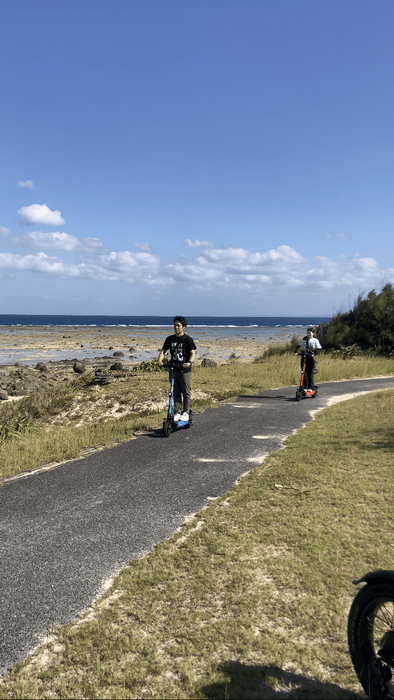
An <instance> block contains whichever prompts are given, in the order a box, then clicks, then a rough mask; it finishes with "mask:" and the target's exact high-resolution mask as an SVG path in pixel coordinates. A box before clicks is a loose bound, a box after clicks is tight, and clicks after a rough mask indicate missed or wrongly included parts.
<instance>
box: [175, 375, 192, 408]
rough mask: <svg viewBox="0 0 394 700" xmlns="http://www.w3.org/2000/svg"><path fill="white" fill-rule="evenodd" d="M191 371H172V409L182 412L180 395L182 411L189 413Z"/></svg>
mask: <svg viewBox="0 0 394 700" xmlns="http://www.w3.org/2000/svg"><path fill="white" fill-rule="evenodd" d="M191 374H192V373H191V372H174V411H175V413H182V397H183V411H186V413H189V411H190V398H191V393H192V392H191Z"/></svg>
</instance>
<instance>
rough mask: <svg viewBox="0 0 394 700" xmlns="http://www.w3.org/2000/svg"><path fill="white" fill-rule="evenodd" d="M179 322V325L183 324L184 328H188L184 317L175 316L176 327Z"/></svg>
mask: <svg viewBox="0 0 394 700" xmlns="http://www.w3.org/2000/svg"><path fill="white" fill-rule="evenodd" d="M177 321H178V322H179V323H181V324H182V326H184V327H185V328H186V326H187V321H186V319H185V317H184V316H175V318H174V326H175V324H176V322H177Z"/></svg>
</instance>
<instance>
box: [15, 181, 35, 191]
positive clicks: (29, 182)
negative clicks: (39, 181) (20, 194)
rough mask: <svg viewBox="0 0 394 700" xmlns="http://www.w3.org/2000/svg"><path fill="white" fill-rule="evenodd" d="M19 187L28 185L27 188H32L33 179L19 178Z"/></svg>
mask: <svg viewBox="0 0 394 700" xmlns="http://www.w3.org/2000/svg"><path fill="white" fill-rule="evenodd" d="M18 185H19V187H28V188H29V190H34V185H33V180H25V181H23V180H19V182H18Z"/></svg>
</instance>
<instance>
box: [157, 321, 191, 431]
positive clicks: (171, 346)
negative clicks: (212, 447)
mask: <svg viewBox="0 0 394 700" xmlns="http://www.w3.org/2000/svg"><path fill="white" fill-rule="evenodd" d="M186 326H187V321H186V319H185V318H184V317H183V316H175V318H174V331H175V333H174V335H169V336H168V337H167V338H166V339H165V341H164V345H163V347H162V349H161V350H160V355H159V359H158V363H159V366H160V367H162V366H163V359H164V354H165V353H166V352H167V350H169V351H170V353H171V363H172V365H173V367H174V411H175V416H174V420H175V421H179V420H188V418H189V411H190V397H191V386H190V380H191V366H192V362H194V360H195V357H196V346H195V344H194V340H193V338H191V337H190V335H186V333H185V328H186ZM182 397H183V413H182Z"/></svg>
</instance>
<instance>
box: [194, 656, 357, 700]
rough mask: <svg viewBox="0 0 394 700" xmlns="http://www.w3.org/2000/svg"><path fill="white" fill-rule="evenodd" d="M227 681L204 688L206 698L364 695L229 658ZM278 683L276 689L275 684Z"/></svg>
mask: <svg viewBox="0 0 394 700" xmlns="http://www.w3.org/2000/svg"><path fill="white" fill-rule="evenodd" d="M219 668H220V670H221V671H223V672H224V673H225V674H226V676H227V677H228V680H226V681H224V682H223V683H212V685H206V686H203V687H202V688H201V690H202V691H203V693H204V694H205V696H206V697H207V698H218V700H219V698H228V700H232V699H235V698H237V700H238V699H239V700H242V699H243V698H245V700H246V699H249V698H255V699H256V700H260V699H261V700H280V699H283V700H361V698H365V695H364V694H363V693H362V692H361V691H360V694H359V693H354V692H353V691H351V690H346V688H341V686H339V685H336V684H335V683H325V682H322V681H319V680H317V679H315V678H308V677H307V676H301V675H299V674H297V673H290V672H289V671H283V670H282V669H281V668H278V667H276V666H248V665H247V664H242V663H239V662H238V661H228V662H226V663H224V664H221V666H220V667H219ZM273 684H274V685H275V686H276V689H274V688H273V687H272V685H273Z"/></svg>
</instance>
